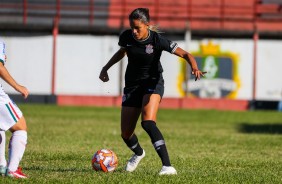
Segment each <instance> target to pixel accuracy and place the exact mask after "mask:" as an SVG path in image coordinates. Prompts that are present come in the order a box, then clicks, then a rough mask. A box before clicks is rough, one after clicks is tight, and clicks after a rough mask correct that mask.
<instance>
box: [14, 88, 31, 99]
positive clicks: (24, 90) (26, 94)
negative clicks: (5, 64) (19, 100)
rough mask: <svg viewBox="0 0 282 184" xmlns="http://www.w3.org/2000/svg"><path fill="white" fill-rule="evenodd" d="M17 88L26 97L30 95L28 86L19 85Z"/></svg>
mask: <svg viewBox="0 0 282 184" xmlns="http://www.w3.org/2000/svg"><path fill="white" fill-rule="evenodd" d="M16 90H17V91H18V92H19V93H21V94H22V96H23V97H24V99H26V98H27V97H28V95H29V91H28V90H27V88H26V87H24V86H21V85H18V86H17V88H16Z"/></svg>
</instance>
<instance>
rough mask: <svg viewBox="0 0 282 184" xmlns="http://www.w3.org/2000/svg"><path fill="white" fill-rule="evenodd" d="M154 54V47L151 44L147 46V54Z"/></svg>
mask: <svg viewBox="0 0 282 184" xmlns="http://www.w3.org/2000/svg"><path fill="white" fill-rule="evenodd" d="M153 52H154V49H153V45H151V44H149V45H146V53H147V54H152V53H153Z"/></svg>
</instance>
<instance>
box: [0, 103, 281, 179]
mask: <svg viewBox="0 0 282 184" xmlns="http://www.w3.org/2000/svg"><path fill="white" fill-rule="evenodd" d="M20 108H21V109H22V111H23V112H24V114H25V117H26V119H27V122H28V127H29V130H28V133H29V134H28V145H27V149H26V152H25V155H24V158H23V160H22V162H21V166H22V167H23V169H24V172H25V173H26V174H27V175H28V176H29V178H28V179H26V180H16V181H15V179H10V178H0V183H1V184H2V183H3V184H4V183H15V182H16V183H17V182H18V183H36V184H39V183H40V184H42V183H83V184H86V183H107V184H109V183H126V184H127V183H140V184H141V183H142V184H143V183H161V184H165V183H182V184H186V183H269V184H272V183H282V113H279V112H274V111H268V112H263V111H252V112H230V111H215V110H165V109H161V110H160V111H159V115H158V126H159V127H160V129H161V130H162V132H163V134H164V137H165V140H166V143H167V147H168V151H169V153H170V158H171V162H172V164H173V166H175V168H176V169H177V171H178V175H177V176H158V172H159V170H160V169H161V162H160V159H159V158H158V156H157V154H156V153H155V151H154V149H153V147H152V145H151V142H150V140H149V137H148V136H147V134H146V133H145V131H143V129H142V128H141V125H140V123H139V124H138V126H137V129H136V134H137V136H138V138H139V141H140V143H141V146H143V148H144V149H145V150H146V157H145V158H144V160H142V161H141V163H140V165H139V167H138V168H137V170H136V171H135V172H133V173H126V172H125V171H124V165H125V164H126V161H127V159H128V158H129V157H130V156H131V155H132V153H131V151H130V150H129V149H128V148H127V147H126V146H125V144H124V143H123V141H122V139H121V137H120V127H119V123H120V109H119V108H96V107H58V106H51V105H20ZM7 136H8V138H7V139H9V137H10V136H11V134H10V133H7ZM101 148H109V149H112V150H113V151H114V152H115V153H116V154H117V156H118V158H119V165H118V168H117V169H116V171H115V172H113V173H102V172H95V171H93V170H92V169H91V157H92V155H93V153H94V152H95V151H97V150H98V149H101Z"/></svg>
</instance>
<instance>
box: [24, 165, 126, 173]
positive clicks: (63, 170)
mask: <svg viewBox="0 0 282 184" xmlns="http://www.w3.org/2000/svg"><path fill="white" fill-rule="evenodd" d="M25 170H30V171H32V170H34V171H50V172H90V171H94V170H92V169H91V168H50V167H40V166H35V167H26V168H25ZM98 172H100V171H98ZM101 172H102V171H101ZM114 172H115V173H116V172H118V173H122V172H125V171H124V169H123V168H117V169H116V170H115V171H114Z"/></svg>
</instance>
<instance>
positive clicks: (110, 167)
mask: <svg viewBox="0 0 282 184" xmlns="http://www.w3.org/2000/svg"><path fill="white" fill-rule="evenodd" d="M117 165H118V159H117V156H116V154H115V153H114V152H113V151H112V150H109V149H101V150H98V151H97V152H96V153H95V154H94V155H93V157H92V168H93V169H94V170H95V171H103V172H112V171H114V170H115V169H116V167H117Z"/></svg>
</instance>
